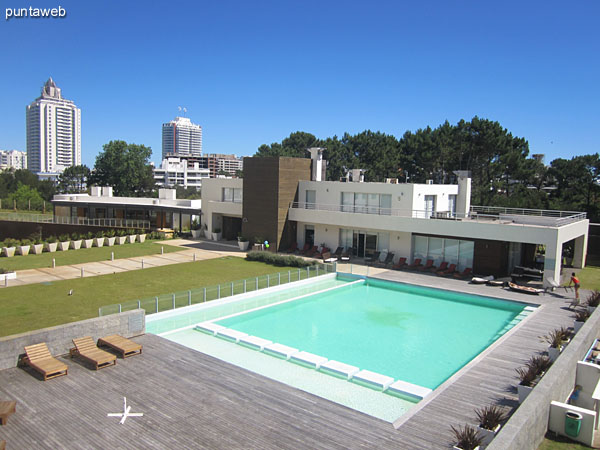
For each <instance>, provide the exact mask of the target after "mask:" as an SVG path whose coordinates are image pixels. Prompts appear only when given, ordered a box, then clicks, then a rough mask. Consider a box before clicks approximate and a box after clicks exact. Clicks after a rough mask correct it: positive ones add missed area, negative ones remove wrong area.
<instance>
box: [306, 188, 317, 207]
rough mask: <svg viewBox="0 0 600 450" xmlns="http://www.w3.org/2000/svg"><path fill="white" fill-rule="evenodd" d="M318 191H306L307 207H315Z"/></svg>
mask: <svg viewBox="0 0 600 450" xmlns="http://www.w3.org/2000/svg"><path fill="white" fill-rule="evenodd" d="M316 198H317V191H313V190H309V191H306V209H315V203H316Z"/></svg>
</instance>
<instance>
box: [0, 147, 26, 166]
mask: <svg viewBox="0 0 600 450" xmlns="http://www.w3.org/2000/svg"><path fill="white" fill-rule="evenodd" d="M5 169H15V170H19V169H27V153H25V152H20V151H19V150H0V170H5Z"/></svg>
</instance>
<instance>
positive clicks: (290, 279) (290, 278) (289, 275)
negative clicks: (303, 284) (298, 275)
mask: <svg viewBox="0 0 600 450" xmlns="http://www.w3.org/2000/svg"><path fill="white" fill-rule="evenodd" d="M291 282H292V271H291V270H288V283H291Z"/></svg>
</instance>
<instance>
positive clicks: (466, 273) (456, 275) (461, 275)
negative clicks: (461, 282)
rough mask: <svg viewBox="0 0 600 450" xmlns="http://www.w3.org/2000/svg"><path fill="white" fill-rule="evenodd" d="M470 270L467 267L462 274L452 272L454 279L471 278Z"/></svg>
mask: <svg viewBox="0 0 600 450" xmlns="http://www.w3.org/2000/svg"><path fill="white" fill-rule="evenodd" d="M471 270H472V269H471V268H470V267H467V268H466V269H465V270H463V271H462V272H460V273H459V272H454V278H461V279H465V278H468V277H470V276H471Z"/></svg>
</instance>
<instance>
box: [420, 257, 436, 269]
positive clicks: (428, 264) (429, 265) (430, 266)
mask: <svg viewBox="0 0 600 450" xmlns="http://www.w3.org/2000/svg"><path fill="white" fill-rule="evenodd" d="M419 270H420V271H421V272H425V271H428V270H435V266H434V265H433V259H428V260H427V261H426V262H425V265H424V266H421V267H419Z"/></svg>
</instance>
